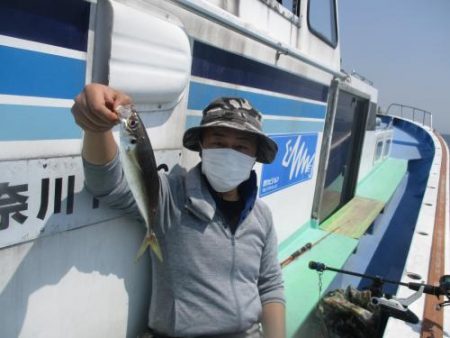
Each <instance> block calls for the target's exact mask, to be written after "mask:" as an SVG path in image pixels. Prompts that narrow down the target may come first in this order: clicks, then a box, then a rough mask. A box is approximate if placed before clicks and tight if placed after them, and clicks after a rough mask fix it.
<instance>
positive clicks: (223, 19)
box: [170, 0, 347, 79]
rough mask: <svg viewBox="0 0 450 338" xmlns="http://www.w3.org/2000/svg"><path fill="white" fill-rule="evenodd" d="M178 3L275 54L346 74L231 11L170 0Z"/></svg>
mask: <svg viewBox="0 0 450 338" xmlns="http://www.w3.org/2000/svg"><path fill="white" fill-rule="evenodd" d="M170 1H172V2H174V3H177V4H178V5H180V6H182V7H184V8H186V9H187V10H189V11H191V12H193V13H196V14H198V15H200V16H203V17H205V18H208V19H209V20H211V21H214V22H215V23H218V24H220V25H222V26H224V27H226V28H229V29H231V30H233V31H235V32H238V33H240V34H243V35H245V36H247V37H249V38H251V39H253V40H255V41H258V42H260V43H262V44H264V45H266V46H269V47H271V48H274V49H275V50H276V51H277V55H278V56H279V55H282V54H284V55H289V56H291V57H293V58H294V59H297V60H300V61H302V62H305V63H306V64H308V65H311V66H314V67H316V68H319V69H320V70H322V71H324V72H326V73H328V74H331V75H333V76H335V77H337V78H340V79H346V78H347V75H346V74H344V73H342V72H340V71H338V70H335V69H333V68H331V67H329V66H328V65H325V64H323V63H321V62H317V61H315V60H313V59H312V58H310V57H309V56H307V55H305V54H303V53H302V52H300V51H299V50H298V49H296V48H292V47H290V46H288V45H286V44H285V43H282V42H280V41H278V40H276V39H274V38H271V37H269V36H268V35H267V34H266V33H264V32H262V31H260V30H258V29H256V28H255V27H252V26H248V25H246V24H245V23H244V22H243V21H242V20H241V19H239V18H238V17H235V16H234V15H232V14H231V13H228V12H227V11H225V10H223V9H221V8H219V7H217V6H215V5H212V4H210V3H209V2H207V1H205V0H170Z"/></svg>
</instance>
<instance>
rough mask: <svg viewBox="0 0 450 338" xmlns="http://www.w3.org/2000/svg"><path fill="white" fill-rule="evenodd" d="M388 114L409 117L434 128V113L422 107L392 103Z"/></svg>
mask: <svg viewBox="0 0 450 338" xmlns="http://www.w3.org/2000/svg"><path fill="white" fill-rule="evenodd" d="M386 115H391V116H400V117H402V118H408V119H410V120H412V121H414V122H418V123H421V124H422V125H423V126H428V127H430V128H431V129H432V128H433V114H432V113H431V112H429V111H426V110H424V109H421V108H417V107H413V106H408V105H404V104H400V103H391V104H390V105H389V107H388V108H387V111H386Z"/></svg>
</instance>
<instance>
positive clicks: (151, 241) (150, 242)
mask: <svg viewBox="0 0 450 338" xmlns="http://www.w3.org/2000/svg"><path fill="white" fill-rule="evenodd" d="M149 246H150V248H151V249H152V250H153V252H154V253H155V255H156V257H158V259H159V261H160V262H162V261H163V258H162V252H161V247H160V246H159V242H158V239H157V238H156V235H155V233H154V232H153V231H152V232H151V233H150V234H149V235H148V236H145V238H144V240H143V241H142V244H141V246H140V247H139V250H138V252H137V254H136V259H135V261H136V262H137V261H138V260H139V259H140V258H141V257H142V255H143V254H144V252H145V251H146V250H147V248H148V247H149Z"/></svg>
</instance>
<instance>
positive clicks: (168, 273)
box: [72, 84, 285, 338]
mask: <svg viewBox="0 0 450 338" xmlns="http://www.w3.org/2000/svg"><path fill="white" fill-rule="evenodd" d="M129 103H131V99H130V98H129V97H128V96H126V95H125V94H123V93H121V92H118V91H116V90H114V89H112V88H109V87H106V86H103V85H98V84H91V85H88V86H86V87H85V89H84V90H83V92H82V93H81V94H80V95H79V96H78V97H77V98H76V100H75V104H74V106H73V108H72V113H73V115H74V117H75V120H76V122H77V124H78V125H80V126H81V127H82V128H83V129H84V131H85V135H84V143H83V151H82V156H83V159H84V167H85V176H86V187H87V189H89V190H90V191H91V192H92V193H93V194H94V195H95V196H97V197H98V198H102V199H104V200H105V201H107V202H108V203H109V204H110V205H112V206H114V207H117V208H121V209H124V210H126V211H129V212H133V211H134V212H136V210H137V207H136V204H135V202H134V200H133V198H132V196H131V193H130V191H129V189H128V186H127V184H126V181H125V180H124V176H123V174H122V169H121V167H120V162H119V160H118V157H117V145H116V143H115V141H114V139H113V136H112V133H111V128H112V127H113V126H114V125H115V124H116V123H117V122H118V117H117V114H116V113H115V109H116V108H117V106H119V105H124V104H129ZM183 145H184V146H185V147H186V148H188V149H191V150H194V151H199V152H200V156H201V158H202V161H201V163H200V164H199V165H197V166H196V167H194V168H193V169H191V170H189V171H188V172H187V173H185V172H183V173H179V172H178V173H174V172H172V173H171V174H169V175H166V174H161V175H160V186H161V188H160V196H159V210H158V213H157V217H156V222H155V224H156V225H155V228H156V229H155V233H156V236H157V237H158V241H159V243H160V245H161V248H162V251H163V257H164V261H163V262H160V261H159V260H158V259H152V278H153V281H152V298H151V304H150V313H149V326H150V328H151V330H152V332H153V334H154V336H155V337H198V336H203V337H205V336H206V337H230V338H231V337H234V338H237V337H261V333H260V330H259V322H261V323H262V326H263V331H264V336H265V337H269V338H283V337H284V335H285V314H284V293H283V291H284V290H283V282H282V276H281V269H280V265H279V262H278V260H277V241H276V234H275V229H274V228H273V224H272V217H271V213H270V210H269V208H268V207H267V206H266V205H265V204H264V203H263V202H262V201H261V200H259V199H257V197H256V196H257V185H256V174H255V172H254V171H252V167H253V165H254V163H255V161H259V162H263V163H270V162H271V161H273V159H274V158H275V155H276V152H277V146H276V143H275V142H274V141H272V140H271V139H270V138H269V137H267V136H266V135H265V134H264V133H263V132H262V131H261V114H260V113H259V112H257V111H256V110H255V109H253V108H252V107H251V105H250V104H249V102H248V101H246V100H244V99H240V98H221V99H218V100H215V101H214V102H212V103H211V104H210V105H209V106H208V107H206V108H205V110H204V111H203V119H202V122H201V125H200V126H198V127H193V128H190V129H188V130H187V131H186V132H185V134H184V137H183Z"/></svg>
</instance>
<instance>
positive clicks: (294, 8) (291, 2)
mask: <svg viewBox="0 0 450 338" xmlns="http://www.w3.org/2000/svg"><path fill="white" fill-rule="evenodd" d="M277 1H278V3H280V4H281V5H282V6H283V7H285V8H287V9H288V10H290V11H291V12H292V13H294V14H295V15H297V16H300V0H277Z"/></svg>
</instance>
